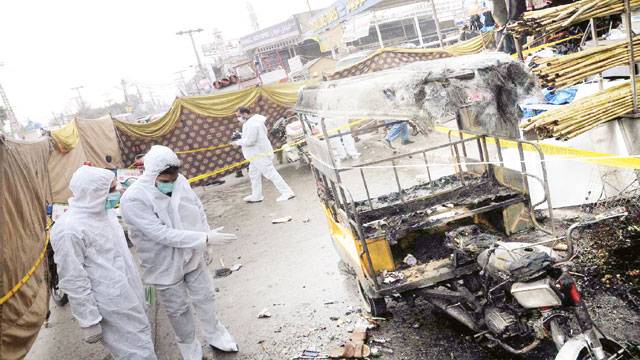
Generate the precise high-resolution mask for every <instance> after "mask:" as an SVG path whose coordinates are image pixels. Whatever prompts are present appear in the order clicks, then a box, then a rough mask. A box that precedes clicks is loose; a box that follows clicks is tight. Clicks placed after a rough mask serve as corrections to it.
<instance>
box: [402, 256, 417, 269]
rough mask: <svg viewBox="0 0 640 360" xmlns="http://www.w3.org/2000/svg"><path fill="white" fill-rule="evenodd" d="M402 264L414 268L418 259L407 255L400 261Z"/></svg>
mask: <svg viewBox="0 0 640 360" xmlns="http://www.w3.org/2000/svg"><path fill="white" fill-rule="evenodd" d="M402 262H404V263H405V264H407V265H409V266H416V264H418V259H416V257H415V256H413V255H411V254H408V255H407V256H405V257H404V260H402Z"/></svg>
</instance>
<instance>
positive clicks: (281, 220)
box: [271, 216, 293, 224]
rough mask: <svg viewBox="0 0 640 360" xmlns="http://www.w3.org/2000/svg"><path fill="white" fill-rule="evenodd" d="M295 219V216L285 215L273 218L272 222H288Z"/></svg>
mask: <svg viewBox="0 0 640 360" xmlns="http://www.w3.org/2000/svg"><path fill="white" fill-rule="evenodd" d="M291 220H293V218H292V217H291V216H284V217H281V218H276V219H273V220H271V223H272V224H284V223H288V222H289V221H291Z"/></svg>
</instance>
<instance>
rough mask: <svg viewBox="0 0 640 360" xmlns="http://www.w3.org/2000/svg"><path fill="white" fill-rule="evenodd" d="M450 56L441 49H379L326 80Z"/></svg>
mask: <svg viewBox="0 0 640 360" xmlns="http://www.w3.org/2000/svg"><path fill="white" fill-rule="evenodd" d="M451 56H453V55H451V54H450V53H449V52H447V51H446V50H441V49H420V50H416V49H381V50H378V51H377V52H375V53H373V54H372V55H371V56H369V57H368V58H366V59H364V60H363V61H361V62H359V63H357V64H354V65H352V66H350V67H348V68H346V69H343V70H339V71H336V72H334V73H332V74H329V75H328V76H327V79H328V80H338V79H343V78H347V77H350V76H357V75H362V74H368V73H372V72H376V71H381V70H387V69H391V68H395V67H398V66H400V65H405V64H409V63H412V62H416V61H427V60H433V59H442V58H448V57H451Z"/></svg>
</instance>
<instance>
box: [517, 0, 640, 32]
mask: <svg viewBox="0 0 640 360" xmlns="http://www.w3.org/2000/svg"><path fill="white" fill-rule="evenodd" d="M630 4H631V8H632V9H635V8H637V7H640V0H630ZM623 12H624V1H623V0H581V1H577V2H575V3H572V4H569V5H562V6H555V7H552V8H548V9H542V10H535V11H528V12H526V13H524V14H523V17H522V19H521V20H519V21H516V22H514V23H513V24H510V25H509V26H508V30H509V33H511V34H517V35H533V34H545V33H546V34H549V33H555V32H557V31H559V30H562V29H566V28H567V27H569V26H571V25H574V24H577V23H580V22H583V21H586V20H589V19H592V18H599V17H604V16H609V15H616V14H621V13H623Z"/></svg>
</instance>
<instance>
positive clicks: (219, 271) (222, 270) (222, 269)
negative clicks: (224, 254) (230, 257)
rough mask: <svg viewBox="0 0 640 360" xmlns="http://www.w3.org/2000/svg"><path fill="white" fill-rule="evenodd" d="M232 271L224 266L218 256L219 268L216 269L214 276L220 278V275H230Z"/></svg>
mask: <svg viewBox="0 0 640 360" xmlns="http://www.w3.org/2000/svg"><path fill="white" fill-rule="evenodd" d="M232 272H233V271H231V269H229V268H228V267H225V266H224V261H222V258H220V268H218V269H216V276H215V277H216V278H221V277H225V276H229V275H231V273H232Z"/></svg>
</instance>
